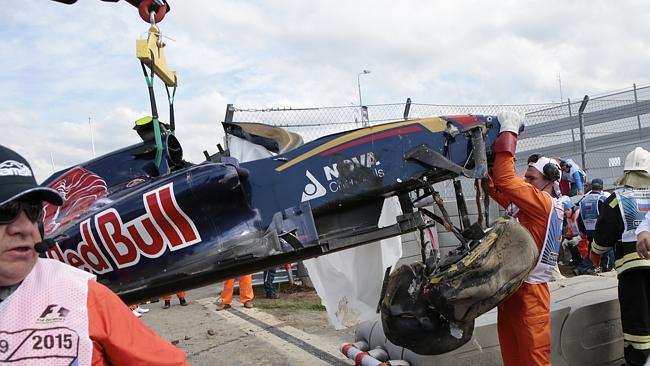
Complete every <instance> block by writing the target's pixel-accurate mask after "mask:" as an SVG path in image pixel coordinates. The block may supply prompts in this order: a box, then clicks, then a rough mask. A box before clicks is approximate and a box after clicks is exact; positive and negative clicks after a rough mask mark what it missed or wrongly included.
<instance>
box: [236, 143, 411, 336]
mask: <svg viewBox="0 0 650 366" xmlns="http://www.w3.org/2000/svg"><path fill="white" fill-rule="evenodd" d="M228 148H229V149H230V156H232V157H234V158H237V159H238V160H239V161H240V162H247V161H251V160H257V159H263V158H267V157H269V156H273V155H275V154H273V153H272V152H270V151H268V150H266V149H265V148H264V147H262V146H260V145H257V144H254V143H252V142H249V141H247V140H244V139H241V138H238V137H235V136H232V135H228ZM297 194H300V192H297ZM400 213H401V210H400V207H399V201H398V199H397V197H391V198H387V199H385V200H384V205H383V207H382V210H381V216H380V217H379V223H378V226H379V227H384V226H389V225H392V224H395V223H396V218H397V216H398V215H399V214H400ZM401 256H402V240H401V238H400V237H395V238H390V239H385V240H381V241H380V242H376V243H371V244H366V245H363V246H360V247H356V248H352V249H348V250H344V251H340V252H336V253H332V254H328V255H325V256H322V257H319V258H315V259H310V260H306V261H304V262H303V263H304V264H305V267H307V270H308V271H309V278H310V279H311V281H312V283H313V284H314V288H315V289H316V292H317V293H318V296H320V298H321V302H322V303H323V305H324V306H325V307H326V309H327V315H328V318H329V321H330V323H331V324H332V325H333V326H334V327H335V328H336V329H343V328H346V327H351V326H355V325H357V324H359V323H360V322H363V321H366V320H371V319H375V318H376V313H375V311H376V308H377V303H378V302H379V296H380V293H381V285H382V282H383V279H384V272H385V270H386V268H388V267H389V266H394V265H395V264H396V263H397V261H398V260H399V259H400V257H401Z"/></svg>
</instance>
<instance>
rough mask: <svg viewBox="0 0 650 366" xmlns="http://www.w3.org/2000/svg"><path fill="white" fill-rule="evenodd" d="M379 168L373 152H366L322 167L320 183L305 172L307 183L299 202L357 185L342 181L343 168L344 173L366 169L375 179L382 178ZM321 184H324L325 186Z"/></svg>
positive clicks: (351, 180)
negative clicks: (360, 168)
mask: <svg viewBox="0 0 650 366" xmlns="http://www.w3.org/2000/svg"><path fill="white" fill-rule="evenodd" d="M380 166H381V162H380V161H379V160H377V159H376V158H375V154H374V153H373V152H368V153H365V154H361V155H359V156H355V157H352V158H350V159H344V160H343V161H341V162H339V163H334V164H331V165H326V166H324V167H323V176H324V179H323V180H321V181H319V180H318V179H317V178H316V177H315V176H314V175H313V174H312V173H311V172H310V171H309V170H307V171H305V175H306V176H307V179H308V180H309V182H308V183H307V184H306V185H305V189H304V190H303V192H302V199H301V202H305V201H309V200H313V199H315V198H319V197H323V196H324V195H326V194H327V193H328V192H331V193H335V192H338V191H339V190H341V189H344V188H349V187H351V186H354V185H355V184H357V181H356V180H354V179H344V178H343V177H342V176H341V170H342V169H343V167H345V168H344V169H345V171H348V172H351V171H354V170H355V169H357V168H359V167H364V168H368V169H370V170H371V172H372V174H373V175H374V176H375V177H378V178H383V176H384V170H383V169H382V168H381V167H380ZM321 182H325V184H323V183H321Z"/></svg>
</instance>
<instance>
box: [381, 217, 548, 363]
mask: <svg viewBox="0 0 650 366" xmlns="http://www.w3.org/2000/svg"><path fill="white" fill-rule="evenodd" d="M537 256H538V250H537V247H536V246H535V242H534V240H533V238H532V236H531V235H530V233H529V232H528V230H527V229H526V228H524V227H523V226H522V225H521V224H519V222H518V221H517V220H515V219H513V218H500V219H499V220H498V221H497V222H496V223H495V225H494V226H493V227H492V228H491V229H489V232H488V233H487V235H486V236H485V237H484V238H483V239H481V240H474V241H472V242H470V245H469V249H466V248H464V247H462V246H461V247H460V248H459V249H458V253H457V255H452V256H449V257H448V258H447V259H446V260H445V261H443V262H441V263H439V264H437V265H435V266H431V265H429V266H427V265H424V264H422V263H415V264H411V265H405V266H402V267H400V268H398V269H397V270H396V271H394V272H393V273H392V274H391V275H390V277H389V280H388V285H387V287H386V291H385V294H384V296H383V299H382V302H381V319H382V323H383V327H384V331H385V334H386V337H387V338H388V339H389V340H390V341H391V342H392V343H394V344H396V345H399V346H402V347H405V348H408V349H410V350H412V351H413V352H416V353H419V354H422V355H436V354H441V353H445V352H449V351H451V350H454V349H456V348H458V347H460V346H462V345H463V344H465V343H467V342H468V341H469V340H470V339H471V338H472V332H473V329H474V319H475V318H476V317H478V316H479V315H481V314H484V313H485V312H487V311H489V310H491V309H492V308H494V307H495V306H497V305H498V304H499V303H500V302H502V301H503V300H504V299H506V298H507V297H508V296H509V295H511V294H512V293H514V292H515V291H516V290H517V289H518V288H519V286H520V285H521V284H522V283H523V282H524V280H525V279H526V278H527V276H528V273H529V272H530V270H531V269H532V268H533V267H534V265H535V261H536V259H537Z"/></svg>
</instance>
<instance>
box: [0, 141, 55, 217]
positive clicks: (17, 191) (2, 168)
mask: <svg viewBox="0 0 650 366" xmlns="http://www.w3.org/2000/svg"><path fill="white" fill-rule="evenodd" d="M16 200H18V201H35V202H43V201H47V202H49V203H51V204H53V205H57V206H60V205H62V204H63V198H62V197H61V195H60V194H59V192H57V191H55V190H53V189H51V188H47V187H41V186H39V185H38V184H36V178H34V173H33V172H32V167H31V166H30V165H29V163H28V162H27V160H25V158H23V157H22V156H20V155H19V154H18V153H17V152H15V151H13V150H11V149H9V148H7V147H5V146H2V145H0V206H1V205H4V204H5V203H8V202H11V201H16Z"/></svg>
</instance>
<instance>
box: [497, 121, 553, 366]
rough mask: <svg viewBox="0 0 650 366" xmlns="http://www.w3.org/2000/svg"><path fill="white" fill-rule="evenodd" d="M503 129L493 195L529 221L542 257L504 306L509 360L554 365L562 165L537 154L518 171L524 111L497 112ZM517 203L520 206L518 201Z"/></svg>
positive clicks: (504, 350)
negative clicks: (553, 290)
mask: <svg viewBox="0 0 650 366" xmlns="http://www.w3.org/2000/svg"><path fill="white" fill-rule="evenodd" d="M497 118H498V120H499V123H500V125H501V129H500V131H499V136H498V137H497V140H496V141H495V143H494V146H493V151H494V152H495V159H494V166H493V168H492V172H491V176H490V185H489V187H490V195H491V196H492V198H494V199H495V200H496V201H497V202H498V203H499V204H500V205H501V206H503V207H508V206H510V207H509V208H510V211H511V212H513V215H514V216H515V217H516V218H517V219H518V220H519V222H520V223H521V224H522V225H523V226H524V227H526V228H527V229H528V230H529V231H530V233H531V235H532V237H533V239H534V240H535V244H537V248H538V249H539V253H540V255H539V257H538V259H537V262H536V264H535V266H534V268H533V270H532V271H531V272H530V274H529V276H528V278H527V279H526V281H525V282H524V283H523V285H521V287H520V288H519V289H518V290H517V291H516V292H515V293H514V294H513V295H512V296H510V297H509V298H507V299H506V300H505V301H503V302H502V303H501V304H499V306H498V317H497V329H498V333H499V344H500V347H501V357H502V358H503V364H504V365H505V366H522V365H526V366H535V365H539V366H541V365H551V317H550V307H551V306H550V291H549V288H548V283H547V282H548V281H549V280H550V278H551V275H552V269H553V268H554V267H555V265H556V264H557V257H558V251H559V248H560V242H561V238H562V222H563V219H564V212H563V207H562V204H561V202H560V201H559V200H558V199H557V197H559V192H558V191H559V186H558V182H559V181H560V178H561V170H560V166H559V164H557V162H556V161H555V159H549V158H547V157H543V156H540V155H537V154H535V155H533V156H531V157H530V158H529V160H528V168H527V170H526V173H525V176H524V178H521V177H517V176H515V150H516V147H517V137H518V133H519V130H520V128H521V127H522V126H523V117H522V116H520V115H519V114H517V113H515V112H503V113H499V114H498V116H497ZM513 206H516V207H513Z"/></svg>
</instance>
